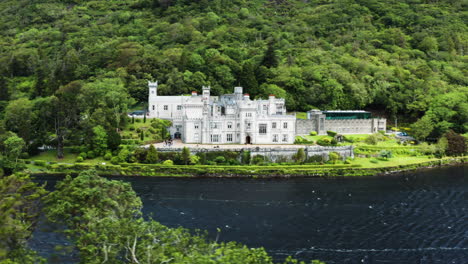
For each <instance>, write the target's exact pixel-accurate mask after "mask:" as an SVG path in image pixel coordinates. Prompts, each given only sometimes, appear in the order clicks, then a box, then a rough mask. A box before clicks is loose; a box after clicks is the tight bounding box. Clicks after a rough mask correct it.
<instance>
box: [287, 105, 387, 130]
mask: <svg viewBox="0 0 468 264" xmlns="http://www.w3.org/2000/svg"><path fill="white" fill-rule="evenodd" d="M330 112H333V113H346V114H353V113H357V114H363V113H368V112H365V111H330ZM369 114H370V113H369ZM386 126H387V120H386V119H385V118H370V117H368V118H350V119H332V118H330V117H327V116H326V114H324V112H322V111H320V110H311V111H309V112H307V119H302V120H301V119H298V120H297V121H296V133H297V135H308V134H309V133H310V132H311V131H316V132H317V134H318V135H325V134H326V133H327V131H328V130H330V131H334V132H337V133H340V134H372V133H376V132H378V131H380V130H384V131H385V130H386Z"/></svg>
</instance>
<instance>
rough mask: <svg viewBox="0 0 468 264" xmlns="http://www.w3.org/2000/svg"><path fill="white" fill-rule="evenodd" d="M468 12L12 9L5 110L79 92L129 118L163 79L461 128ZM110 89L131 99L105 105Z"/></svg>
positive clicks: (401, 5) (167, 4)
mask: <svg viewBox="0 0 468 264" xmlns="http://www.w3.org/2000/svg"><path fill="white" fill-rule="evenodd" d="M466 7H467V6H466V2H465V3H464V1H457V0H440V1H435V0H406V1H403V0H393V1H376V0H345V1H332V0H311V1H307V0H305V1H283V0H275V1H273V0H272V1H268V0H255V1H241V0H235V1H227V0H213V1H208V0H200V1H188V0H112V1H86V0H74V1H73V0H69V1H67V0H38V1H34V2H31V1H26V0H19V1H16V0H15V1H11V0H7V1H2V2H1V3H0V10H1V11H0V12H1V16H0V34H1V35H0V41H1V46H0V76H1V79H0V91H1V93H0V94H1V96H0V100H1V104H0V109H1V111H2V113H3V114H4V115H5V109H8V104H14V103H15V101H17V100H22V101H20V105H24V104H29V105H30V106H31V107H32V108H35V107H36V108H41V105H44V104H46V103H48V102H49V101H48V100H49V99H50V97H51V96H55V97H60V94H62V95H63V90H67V88H64V87H67V86H70V85H72V86H74V87H71V88H70V87H69V89H68V90H69V92H70V93H71V94H72V95H73V96H72V98H69V99H70V100H71V101H74V100H75V99H79V98H85V99H84V100H83V101H82V102H83V104H88V105H87V106H83V105H81V106H80V105H78V106H77V107H81V108H80V109H76V110H77V112H74V114H76V115H78V116H81V117H82V116H83V113H84V112H89V111H91V112H93V111H95V109H96V107H97V106H101V105H106V106H107V107H105V108H102V110H103V111H104V112H106V111H111V112H115V111H116V110H125V107H126V106H128V104H131V103H133V102H132V101H131V100H129V98H127V97H126V95H127V93H128V95H129V96H130V97H132V98H133V99H135V100H136V101H137V102H145V101H146V98H147V80H158V81H159V82H160V84H161V85H160V89H159V92H160V94H184V93H189V92H190V91H191V90H200V88H201V86H202V85H211V87H212V91H213V93H214V94H221V93H225V92H231V91H232V89H233V87H234V86H236V85H239V84H240V85H242V86H243V87H245V90H246V91H247V92H249V93H250V94H251V95H252V96H255V97H264V96H266V95H268V94H270V93H273V94H276V95H277V96H280V97H285V98H286V99H287V106H288V109H289V110H292V111H293V110H296V111H306V110H309V109H311V108H320V109H363V108H366V109H372V110H376V111H378V112H379V113H382V114H384V115H386V116H387V117H391V118H392V120H393V118H394V117H396V116H401V117H404V118H406V119H407V121H409V122H411V121H416V120H418V119H419V118H421V117H423V116H424V119H422V121H420V122H419V127H421V126H422V127H424V130H429V131H433V132H434V136H440V135H441V134H442V133H443V132H444V131H446V130H447V129H448V128H452V129H454V130H455V131H456V132H459V133H463V132H465V131H466V130H467V120H468V117H467V115H468V105H467V103H466V102H467V101H468V97H467V96H468V90H467V89H468V88H467V84H468V70H467V64H466V50H467V49H468V27H467V24H466V23H465V22H466V21H467V20H468V17H467V13H466ZM70 89H75V90H74V91H70ZM95 89H99V91H95ZM110 91H114V92H116V93H120V94H121V95H120V97H119V98H118V99H114V98H112V96H110V97H111V98H108V96H106V95H108V94H109V92H110ZM89 96H91V97H93V96H98V98H93V100H92V101H93V102H89V100H88V99H86V97H88V98H89ZM122 100H124V101H125V100H127V101H125V102H123V104H122V105H120V106H123V108H122V109H120V108H119V109H116V108H115V106H116V104H119V103H122ZM58 101H60V98H59V100H58ZM65 101H66V100H65ZM77 101H78V100H77ZM116 101H118V102H116ZM58 103H59V102H52V104H53V105H56V104H58ZM65 103H66V104H68V103H70V102H65ZM90 104H92V105H90ZM113 107H114V108H113ZM109 108H113V109H111V110H108V109H109ZM10 110H12V109H10ZM26 111H28V110H26ZM7 112H8V111H7ZM7 114H8V113H7ZM69 114H71V113H69ZM111 119H112V120H110V122H111V123H113V124H112V125H113V126H118V122H119V121H118V120H115V118H111ZM7 121H8V120H7ZM7 123H8V122H7ZM12 126H13V125H9V126H8V125H7V129H9V130H12V131H15V129H14V128H13V127H12ZM15 132H17V131H15ZM23 138H24V137H23Z"/></svg>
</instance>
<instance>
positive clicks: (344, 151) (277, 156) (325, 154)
mask: <svg viewBox="0 0 468 264" xmlns="http://www.w3.org/2000/svg"><path fill="white" fill-rule="evenodd" d="M298 149H299V148H274V147H268V148H266V147H265V148H262V147H252V148H249V147H245V148H242V149H216V148H192V149H190V152H191V153H192V154H197V153H200V152H220V151H221V152H222V151H231V152H239V159H240V157H241V155H240V154H241V153H242V152H244V151H250V157H251V158H253V157H254V156H257V155H261V156H264V157H267V158H268V159H269V160H271V161H272V162H277V161H284V160H291V159H292V157H293V155H294V154H296V153H297V150H298ZM158 151H159V152H182V148H158ZM304 152H305V155H306V159H307V158H309V157H313V156H320V157H322V159H323V160H324V161H327V160H328V158H329V154H330V152H337V153H338V154H340V157H341V158H342V159H343V160H345V159H346V158H348V157H350V158H354V147H353V146H341V147H332V146H330V147H323V146H304Z"/></svg>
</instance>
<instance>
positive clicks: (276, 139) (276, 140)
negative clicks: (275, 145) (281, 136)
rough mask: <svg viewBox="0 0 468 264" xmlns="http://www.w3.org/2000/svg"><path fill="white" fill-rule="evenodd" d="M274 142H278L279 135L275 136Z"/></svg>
mask: <svg viewBox="0 0 468 264" xmlns="http://www.w3.org/2000/svg"><path fill="white" fill-rule="evenodd" d="M273 142H278V135H277V134H274V135H273Z"/></svg>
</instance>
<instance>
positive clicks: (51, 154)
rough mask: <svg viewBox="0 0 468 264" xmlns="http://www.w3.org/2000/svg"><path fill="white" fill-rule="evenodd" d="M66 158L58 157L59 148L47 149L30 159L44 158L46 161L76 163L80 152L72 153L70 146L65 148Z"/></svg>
mask: <svg viewBox="0 0 468 264" xmlns="http://www.w3.org/2000/svg"><path fill="white" fill-rule="evenodd" d="M63 154H64V158H63V159H58V158H57V150H55V149H54V150H46V151H43V152H41V153H39V155H36V156H33V157H31V158H30V159H31V160H44V161H46V162H50V161H52V162H60V163H75V160H76V157H77V156H78V153H71V151H70V149H69V148H65V149H64V150H63Z"/></svg>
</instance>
